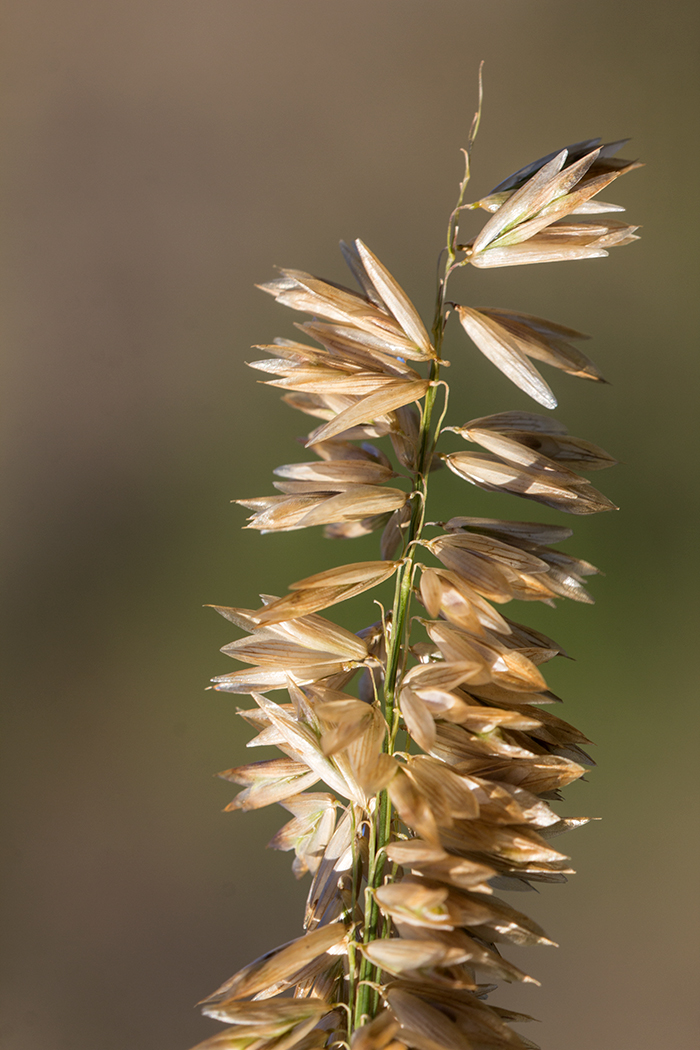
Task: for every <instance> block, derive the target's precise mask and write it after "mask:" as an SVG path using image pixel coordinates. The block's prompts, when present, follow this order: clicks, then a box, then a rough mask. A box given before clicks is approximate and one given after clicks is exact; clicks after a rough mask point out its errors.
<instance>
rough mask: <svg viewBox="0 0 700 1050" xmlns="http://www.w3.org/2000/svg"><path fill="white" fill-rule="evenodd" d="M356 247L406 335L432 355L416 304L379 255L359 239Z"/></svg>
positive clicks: (375, 284)
mask: <svg viewBox="0 0 700 1050" xmlns="http://www.w3.org/2000/svg"><path fill="white" fill-rule="evenodd" d="M355 247H356V248H357V252H358V254H359V256H360V258H361V259H362V262H363V263H364V267H365V270H366V272H367V273H368V274H369V276H370V278H371V280H372V283H373V284H374V287H375V288H376V289H377V290H378V292H379V294H380V295H381V297H382V299H383V301H384V302H385V303H386V305H387V306H388V308H389V309H390V310H391V312H392V314H393V315H394V317H395V318H396V320H397V321H398V322H399V324H400V325H401V327H402V328H403V330H404V332H405V333H406V335H407V336H408V337H409V339H411V340H412V342H414V343H415V345H416V346H417V347H418V348H419V349H420V350H422V351H423V352H424V354H425V355H426V357H432V356H433V353H434V351H433V348H432V347H431V345H430V338H429V336H428V333H427V332H426V330H425V326H424V324H423V322H422V321H421V319H420V315H419V314H418V312H417V310H416V308H415V306H414V305H413V303H412V302H411V300H410V299H409V298H408V296H407V295H406V293H405V292H404V290H403V289H402V288H401V287H400V286H399V285H398V284H397V283H396V281H395V280H394V278H393V277H392V276H391V274H390V273H389V271H388V270H387V269H386V268H385V267H384V266H382V264H381V263H380V261H379V259H378V258H377V256H376V255H374V254H373V253H372V252H371V251H370V250H369V248H368V247H367V245H366V244H363V243H362V241H360V240H357V241H355Z"/></svg>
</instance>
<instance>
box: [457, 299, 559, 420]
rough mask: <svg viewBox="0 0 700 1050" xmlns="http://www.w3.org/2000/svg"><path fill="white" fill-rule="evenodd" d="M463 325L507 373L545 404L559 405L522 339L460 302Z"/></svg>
mask: <svg viewBox="0 0 700 1050" xmlns="http://www.w3.org/2000/svg"><path fill="white" fill-rule="evenodd" d="M457 314H458V316H459V320H460V323H461V325H462V328H463V329H464V331H465V332H466V333H467V335H468V336H469V338H470V339H471V340H472V342H473V343H474V345H475V346H477V347H478V349H479V350H481V352H482V354H483V355H484V357H487V358H488V359H489V361H490V362H491V363H492V364H494V365H495V366H496V368H498V369H500V371H501V372H503V374H504V375H505V376H507V377H508V379H510V381H511V382H512V383H515V385H516V386H517V387H519V388H520V389H521V390H524V391H525V393H526V394H529V395H530V397H531V398H533V399H534V400H535V401H537V402H538V403H539V404H540V405H544V406H545V408H556V407H557V399H556V398H555V396H554V394H553V393H552V391H551V390H550V388H549V387H548V386H547V384H546V383H545V381H544V379H543V378H542V376H541V375H540V373H539V372H538V371H537V369H536V368H535V366H534V365H532V364H530V361H529V359H528V357H527V355H526V354H525V353H524V351H523V349H522V346H521V343H520V342H519V341H518V340H517V339H516V338H515V337H514V336H513V335H512V334H511V333H510V332H509V331H508V330H507V329H506V328H505V327H504V326H503V325H499V324H497V323H496V322H495V321H494V320H493V319H492V318H490V317H489V316H488V315H487V314H485V313H482V312H480V311H479V310H472V309H470V308H469V307H466V306H458V307H457Z"/></svg>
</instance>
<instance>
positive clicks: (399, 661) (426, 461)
mask: <svg viewBox="0 0 700 1050" xmlns="http://www.w3.org/2000/svg"><path fill="white" fill-rule="evenodd" d="M477 126H478V121H477ZM472 132H473V133H474V129H472ZM472 140H473V134H472V136H470V146H471V141H472ZM468 181H469V152H468V151H465V172H464V178H463V180H462V182H461V183H460V187H459V196H458V198H457V205H456V207H455V209H454V211H453V212H452V214H451V215H450V218H449V221H448V225H447V245H446V249H445V254H446V258H445V265H444V270H443V275H442V277H440V279H439V280H438V288H437V295H436V301H435V317H434V320H433V328H432V336H433V347H434V349H435V357H434V359H433V361H432V363H431V367H430V384H431V385H430V386H429V387H428V390H427V392H426V394H425V400H424V402H423V415H422V419H421V427H420V434H419V442H418V449H417V459H416V469H415V471H414V474H413V489H412V492H411V498H412V499H413V509H412V512H411V520H410V522H409V525H408V529H407V531H406V541H405V547H404V550H405V557H404V560H403V563H402V565H401V566H400V568H399V570H398V572H397V575H396V584H395V589H394V604H393V607H392V614H391V628H390V631H389V637H388V638H387V658H386V674H385V677H384V717H385V718H386V721H387V725H388V726H389V732H388V734H387V738H386V741H385V748H386V750H387V752H388V753H389V754H393V753H394V747H395V743H396V735H397V733H398V730H399V725H400V722H401V711H400V708H399V705H398V703H397V686H398V685H399V684H400V682H399V675H400V673H401V672H402V670H403V665H404V663H405V654H406V644H407V642H408V633H409V625H410V608H411V596H412V590H413V576H414V571H415V564H416V552H417V549H418V544H417V542H416V541H418V540H420V539H421V536H422V533H423V526H424V524H425V508H426V502H427V498H428V478H429V475H430V465H431V463H432V459H433V453H434V451H435V445H436V443H437V439H438V437H439V427H440V424H441V421H442V417H440V420H439V421H438V424H437V427H436V428H435V430H433V427H432V420H433V410H434V408H435V399H436V397H437V390H438V381H439V378H440V354H441V351H442V340H443V335H444V332H445V324H446V320H447V314H446V310H445V301H446V292H447V283H448V281H449V278H450V274H451V273H452V272H453V270H454V269H456V268H457V267H458V266H460V265H461V264H460V263H459V262H457V261H456V257H457V248H456V238H457V228H456V219H457V216H458V214H459V212H460V209H461V207H462V204H463V201H464V193H465V189H466V186H467V183H468ZM443 414H444V413H443ZM369 826H370V836H369V861H368V866H367V885H366V888H365V919H364V924H363V929H362V943H363V944H369V943H370V942H371V941H374V940H378V939H379V938H381V937H388V936H390V935H391V923H390V922H383V921H382V916H381V913H380V911H379V907H378V905H377V902H376V899H375V896H374V890H376V889H377V888H378V887H379V886H381V884H382V880H383V877H384V865H385V861H386V851H385V847H386V845H387V844H388V843H389V842H390V841H391V839H392V807H391V802H390V801H389V796H388V793H387V792H386V791H382V792H380V793H379V795H377V797H376V799H375V808H374V813H372V814H371V815H370V819H369ZM395 873H396V866H395V865H394V866H393V869H392V877H393V876H394V875H395ZM356 970H357V967H356V964H355V956H354V955H353V960H352V965H351V971H352V972H351V977H350V988H349V992H350V1006H351V1013H350V1024H349V1032H348V1037H349V1036H350V1035H351V1034H352V1030H353V1028H357V1027H359V1026H360V1025H361V1024H363V1023H365V1021H366V1020H368V1019H371V1018H372V1017H374V1016H375V1014H376V1012H377V1009H378V1007H379V996H378V994H377V992H376V990H375V989H374V988H373V987H371V986H370V985H369V984H368V983H363V982H377V981H378V979H379V976H380V972H379V971H378V969H377V967H375V966H373V964H372V963H371V962H370V961H369V959H367V958H365V957H364V956H363V957H362V961H361V962H360V965H359V972H357V973H356ZM353 996H354V1002H353Z"/></svg>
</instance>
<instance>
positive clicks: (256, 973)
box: [203, 922, 347, 1005]
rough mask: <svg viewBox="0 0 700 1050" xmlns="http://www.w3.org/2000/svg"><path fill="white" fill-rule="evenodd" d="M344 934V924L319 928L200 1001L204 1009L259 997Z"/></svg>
mask: <svg viewBox="0 0 700 1050" xmlns="http://www.w3.org/2000/svg"><path fill="white" fill-rule="evenodd" d="M346 934H347V931H346V928H345V926H344V925H343V923H339V922H337V923H332V924H330V925H329V926H321V927H320V928H319V929H318V930H314V931H313V932H312V933H307V934H306V935H305V936H304V937H297V939H296V940H294V941H290V942H289V943H288V944H284V945H282V947H280V948H275V949H274V950H273V951H271V952H267V954H265V955H261V956H260V958H259V959H256V960H255V962H252V963H249V965H248V966H244V967H243V969H242V970H239V971H238V972H237V973H235V974H234V975H233V977H231V978H229V980H228V981H226V982H224V984H222V985H221V987H220V988H217V990H216V991H215V992H212V994H211V995H210V996H208V997H207V998H206V999H204V1000H203V1004H204V1005H209V1004H211V1003H221V1002H226V1001H229V1000H230V1001H233V1000H238V999H245V998H247V997H248V996H252V995H260V993H261V992H263V991H265V989H267V988H268V987H270V986H271V985H274V984H277V983H279V982H280V981H287V980H289V978H290V977H292V976H293V975H294V974H295V973H298V972H299V971H300V970H301V969H302V968H303V967H305V966H307V965H308V964H309V963H310V962H312V961H313V960H315V959H318V957H319V956H321V955H323V954H324V953H325V952H327V951H329V950H330V949H332V948H336V947H338V946H339V945H341V944H342V943H343V942H344V940H345V937H346Z"/></svg>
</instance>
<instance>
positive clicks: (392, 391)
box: [306, 379, 430, 447]
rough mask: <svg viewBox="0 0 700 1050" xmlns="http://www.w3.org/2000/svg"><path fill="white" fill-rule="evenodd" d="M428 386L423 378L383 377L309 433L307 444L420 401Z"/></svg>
mask: <svg viewBox="0 0 700 1050" xmlns="http://www.w3.org/2000/svg"><path fill="white" fill-rule="evenodd" d="M429 385H430V384H429V382H428V381H427V380H425V379H387V381H386V382H385V383H384V384H383V386H382V389H381V390H378V391H376V392H375V393H373V394H368V395H367V396H366V397H362V398H360V399H359V400H357V401H355V403H354V404H352V405H349V406H348V407H347V408H344V409H343V410H342V411H341V412H338V414H337V415H336V416H334V418H333V419H331V420H330V421H329V422H328V423H326V424H325V426H322V427H318V428H317V429H316V430H315V431H314V432H313V434H310V435H309V439H308V441H307V442H306V444H307V447H308V446H311V445H317V444H318V443H319V441H328V439H329V438H332V437H335V436H336V435H337V434H343V433H345V432H346V431H349V430H350V429H351V428H352V427H354V426H356V425H357V424H358V423H371V422H373V421H374V420H376V419H378V418H380V417H383V416H386V415H387V414H388V413H389V412H393V411H394V410H395V409H397V408H401V407H402V406H403V405H410V404H411V403H412V402H413V401H418V400H420V398H422V397H423V396H424V395H425V393H426V391H427V389H428V387H429Z"/></svg>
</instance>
